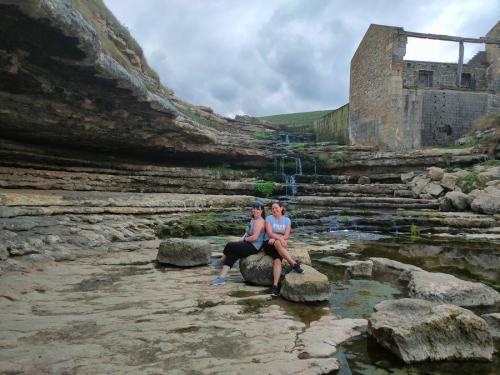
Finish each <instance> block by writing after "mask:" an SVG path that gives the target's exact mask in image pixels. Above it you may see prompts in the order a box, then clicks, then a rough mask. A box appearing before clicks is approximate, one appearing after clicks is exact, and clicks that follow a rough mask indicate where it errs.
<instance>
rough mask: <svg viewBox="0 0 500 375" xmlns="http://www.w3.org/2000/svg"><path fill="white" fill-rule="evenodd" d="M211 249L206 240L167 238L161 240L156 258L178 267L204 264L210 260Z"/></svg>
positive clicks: (160, 261)
mask: <svg viewBox="0 0 500 375" xmlns="http://www.w3.org/2000/svg"><path fill="white" fill-rule="evenodd" d="M211 250H212V245H211V244H210V242H208V241H201V240H186V239H183V238H169V239H167V240H164V241H162V242H161V244H160V249H159V250H158V256H157V257H156V259H157V261H158V262H159V263H162V264H171V265H174V266H178V267H194V266H204V265H207V264H208V263H209V262H210V253H211Z"/></svg>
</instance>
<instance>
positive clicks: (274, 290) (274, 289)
mask: <svg viewBox="0 0 500 375" xmlns="http://www.w3.org/2000/svg"><path fill="white" fill-rule="evenodd" d="M279 295H280V287H279V286H274V285H273V286H272V287H271V297H279Z"/></svg>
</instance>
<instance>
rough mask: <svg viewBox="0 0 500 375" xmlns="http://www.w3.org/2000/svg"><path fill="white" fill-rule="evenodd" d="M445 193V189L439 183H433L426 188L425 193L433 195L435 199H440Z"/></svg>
mask: <svg viewBox="0 0 500 375" xmlns="http://www.w3.org/2000/svg"><path fill="white" fill-rule="evenodd" d="M443 191H444V189H443V187H442V186H441V185H440V184H438V183H437V182H431V183H429V184H428V185H427V186H426V187H425V188H424V192H425V193H428V194H430V195H432V196H433V197H439V196H440V195H441V193H442V192H443Z"/></svg>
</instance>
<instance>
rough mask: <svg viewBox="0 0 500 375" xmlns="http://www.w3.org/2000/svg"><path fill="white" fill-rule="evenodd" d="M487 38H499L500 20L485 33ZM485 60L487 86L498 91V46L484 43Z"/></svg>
mask: <svg viewBox="0 0 500 375" xmlns="http://www.w3.org/2000/svg"><path fill="white" fill-rule="evenodd" d="M486 36H487V37H488V38H497V39H499V38H500V21H498V22H497V24H496V25H495V26H494V27H493V28H492V29H491V30H490V31H489V32H488V33H487V34H486ZM486 61H487V62H488V64H489V66H488V69H487V71H486V75H487V78H488V81H489V82H488V88H489V89H490V90H493V91H497V92H500V46H499V45H495V44H487V45H486Z"/></svg>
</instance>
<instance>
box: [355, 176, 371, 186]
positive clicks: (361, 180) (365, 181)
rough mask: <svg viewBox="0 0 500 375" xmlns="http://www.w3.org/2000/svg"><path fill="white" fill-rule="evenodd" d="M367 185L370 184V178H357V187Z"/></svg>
mask: <svg viewBox="0 0 500 375" xmlns="http://www.w3.org/2000/svg"><path fill="white" fill-rule="evenodd" d="M369 183H371V180H370V177H367V176H360V177H359V178H358V184H359V185H366V184H369Z"/></svg>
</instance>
